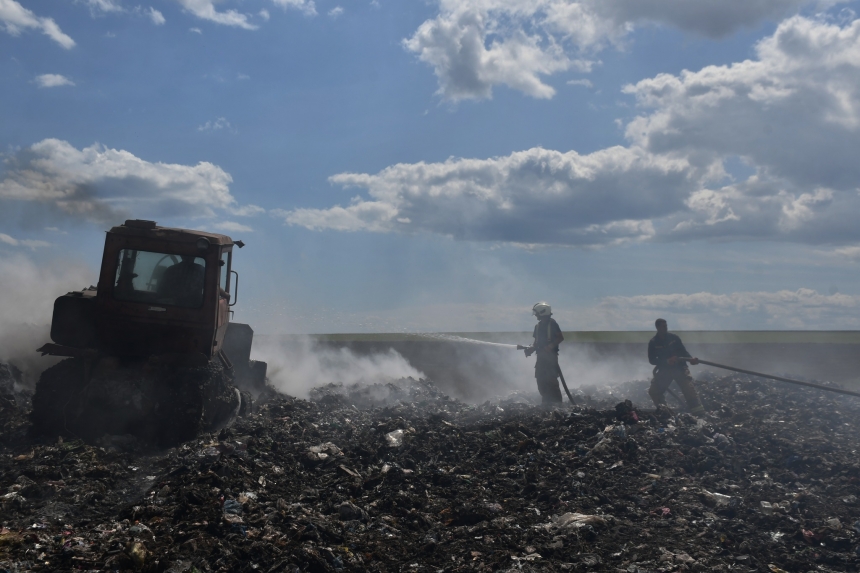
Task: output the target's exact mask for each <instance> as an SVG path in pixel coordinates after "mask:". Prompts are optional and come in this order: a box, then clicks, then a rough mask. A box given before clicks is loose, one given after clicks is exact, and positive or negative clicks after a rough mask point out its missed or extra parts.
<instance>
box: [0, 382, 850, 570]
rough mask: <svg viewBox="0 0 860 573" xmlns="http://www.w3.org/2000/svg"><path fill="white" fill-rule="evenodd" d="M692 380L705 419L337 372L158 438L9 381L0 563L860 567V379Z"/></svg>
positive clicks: (635, 403)
mask: <svg viewBox="0 0 860 573" xmlns="http://www.w3.org/2000/svg"><path fill="white" fill-rule="evenodd" d="M698 387H699V391H700V395H701V397H702V399H703V401H704V402H705V404H706V405H707V406H708V407H709V410H710V412H711V413H710V414H708V415H706V416H703V417H701V418H699V419H697V418H694V417H692V416H687V415H684V414H676V413H672V412H670V411H665V410H659V411H655V410H653V409H651V408H650V399H649V397H648V395H647V388H648V384H647V382H642V381H640V382H630V383H625V384H619V385H617V386H614V387H612V388H603V389H601V388H587V389H579V392H578V395H577V402H579V403H581V404H583V406H581V407H577V408H573V409H567V410H561V409H544V408H542V407H540V406H539V405H538V404H536V403H535V401H534V400H532V399H531V398H529V397H528V396H526V395H523V394H518V395H513V396H508V397H501V398H498V399H495V400H490V401H488V402H486V403H484V404H479V405H470V404H465V403H462V402H460V401H458V400H455V399H452V398H450V397H448V396H445V395H444V394H443V393H441V392H440V391H439V390H438V389H437V388H436V387H435V386H434V385H433V384H432V382H430V381H428V380H413V379H405V380H401V381H394V382H386V383H380V384H364V385H360V386H359V385H355V386H343V385H330V386H325V387H322V388H317V389H315V390H314V392H313V393H312V399H311V400H299V399H295V398H290V397H286V396H283V397H276V398H274V399H272V400H270V401H269V402H268V403H266V404H263V405H262V406H261V407H260V408H259V411H258V412H256V413H253V414H251V415H249V416H248V417H246V418H243V419H240V420H239V421H238V422H237V423H236V424H234V425H233V426H231V427H229V428H226V429H224V430H222V431H220V432H218V433H213V434H206V435H203V436H200V437H199V438H198V439H195V440H191V441H188V442H185V443H182V444H179V445H178V446H177V447H175V448H172V449H169V450H164V451H159V450H155V449H151V448H152V446H147V445H145V444H142V443H140V442H138V441H137V440H128V439H126V438H123V437H121V436H119V437H114V436H107V437H105V438H104V439H100V440H98V443H95V444H88V443H84V442H82V441H79V440H73V439H65V440H64V441H62V442H60V441H58V440H56V438H52V439H50V440H41V441H39V440H36V439H33V438H29V437H27V435H26V423H25V422H21V423H22V424H23V425H16V424H17V423H18V422H15V420H16V419H17V418H16V416H19V414H20V416H21V420H26V405H25V401H22V402H16V405H15V406H14V410H9V409H4V410H0V412H3V416H4V417H3V418H2V419H0V422H2V423H3V424H5V423H6V421H7V420H11V422H10V423H11V426H10V427H11V428H12V430H11V431H13V432H20V433H18V434H15V437H14V439H11V440H10V439H9V438H8V437H7V436H5V435H4V437H3V438H2V439H0V571H3V570H8V571H37V570H38V571H55V570H68V571H72V570H91V571H100V570H120V571H134V570H139V571H169V572H171V573H191V572H197V573H208V572H214V571H240V570H242V571H264V572H268V571H271V572H272V573H280V572H283V571H287V572H290V573H294V572H304V571H319V572H341V571H343V572H346V571H356V572H357V571H400V570H402V571H414V572H416V573H430V572H435V571H440V570H442V571H452V572H453V571H466V570H469V571H472V570H475V571H516V572H519V571H577V572H583V571H612V572H617V573H624V572H626V573H646V572H647V573H654V572H657V571H663V572H669V571H671V572H673V573H678V572H683V571H693V572H698V571H703V572H704V571H714V572H720V571H743V572H749V571H752V570H756V571H760V570H761V571H770V572H771V573H783V572H786V571H788V572H801V573H802V572H807V571H824V572H837V571H838V572H846V573H847V572H856V571H858V570H860V553H858V551H860V505H858V504H857V501H856V498H857V495H858V493H857V487H858V483H860V456H858V455H857V450H858V444H857V438H856V429H857V428H858V427H860V400H857V399H855V398H850V397H849V398H846V397H843V396H839V395H835V394H834V395H832V396H831V395H826V396H824V395H822V394H821V393H820V392H819V391H817V390H814V389H806V388H802V387H799V388H795V387H786V386H785V385H781V384H778V383H774V384H771V383H769V382H762V381H761V380H757V379H753V378H748V377H745V376H740V375H732V376H725V377H712V378H704V379H703V380H702V381H701V382H700V384H699V385H698ZM586 396H587V397H586ZM837 396H838V397H837ZM16 399H17V396H16ZM627 401H629V403H627ZM619 402H620V404H619ZM19 411H20V412H19ZM634 413H635V419H634V418H633V414H634ZM6 427H7V426H5V425H4V426H3V428H6ZM4 431H5V430H4ZM389 436H391V437H392V439H393V438H395V437H396V439H395V440H394V441H395V442H396V443H392V439H390V438H389ZM599 444H602V445H600V447H597V446H598V445H599ZM852 496H853V498H852ZM768 507H769V510H768Z"/></svg>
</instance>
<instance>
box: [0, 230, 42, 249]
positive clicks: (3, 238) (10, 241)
mask: <svg viewBox="0 0 860 573" xmlns="http://www.w3.org/2000/svg"><path fill="white" fill-rule="evenodd" d="M0 243H5V244H7V245H12V246H13V247H18V246H21V247H29V248H31V249H38V248H40V247H50V246H51V243H49V242H47V241H37V240H33V239H16V238H14V237H12V236H10V235H7V234H6V233H0Z"/></svg>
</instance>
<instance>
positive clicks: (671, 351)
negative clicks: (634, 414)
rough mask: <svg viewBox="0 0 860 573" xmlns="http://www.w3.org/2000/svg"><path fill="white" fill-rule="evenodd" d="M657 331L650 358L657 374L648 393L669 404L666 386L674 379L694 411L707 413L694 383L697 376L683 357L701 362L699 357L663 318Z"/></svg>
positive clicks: (657, 322) (656, 402)
mask: <svg viewBox="0 0 860 573" xmlns="http://www.w3.org/2000/svg"><path fill="white" fill-rule="evenodd" d="M654 326H656V327H657V334H656V335H655V336H654V338H652V339H651V341H650V342H649V343H648V362H650V363H651V364H653V365H654V378H653V379H652V380H651V387H650V388H649V389H648V394H649V395H650V396H651V399H652V400H653V401H654V405H656V406H658V407H659V406H665V405H666V390H668V389H669V386H670V385H671V384H672V382H673V381H674V382H675V383H676V384H678V387H679V388H681V392H682V393H683V394H684V400H686V401H687V407H688V408H689V409H690V413H691V414H703V413H704V412H705V407H704V406H702V402H701V401H700V400H699V395H698V394H697V393H696V387H695V386H693V377H692V376H690V369H689V368H687V361H685V360H679V358H682V357H683V358H690V359H691V360H690V361H689V362H690V364H698V363H699V359H698V358H693V357H692V356H690V353H689V352H687V349H686V348H684V343H683V342H681V339H680V338H679V337H678V335H676V334H672V333H671V332H669V325H668V324H666V321H665V320H664V319H662V318H658V319H657V320H656V321H655V322H654Z"/></svg>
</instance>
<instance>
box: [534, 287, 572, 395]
mask: <svg viewBox="0 0 860 573" xmlns="http://www.w3.org/2000/svg"><path fill="white" fill-rule="evenodd" d="M532 314H533V315H535V317H536V318H537V319H538V323H537V324H536V325H535V330H534V339H535V340H534V343H533V344H532V345H531V346H529V347H528V348H526V349H525V353H526V356H531V355H532V353H534V352H537V362H535V379H536V380H537V387H538V392H540V395H541V399H542V401H543V403H544V404H553V403H559V404H560V403H561V389H560V388H559V387H558V345H559V344H560V343H561V341H562V340H564V336H562V334H561V328H560V327H559V326H558V323H557V322H556V321H555V320H554V319H553V318H552V308H551V307H550V305H549V303H546V302H539V303H537V304H536V305H534V306H533V307H532Z"/></svg>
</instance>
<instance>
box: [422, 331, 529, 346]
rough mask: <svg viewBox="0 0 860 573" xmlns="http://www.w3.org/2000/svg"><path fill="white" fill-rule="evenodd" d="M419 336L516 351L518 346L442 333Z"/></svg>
mask: <svg viewBox="0 0 860 573" xmlns="http://www.w3.org/2000/svg"><path fill="white" fill-rule="evenodd" d="M418 336H422V337H425V338H432V339H434V340H444V341H446V342H463V343H467V344H484V345H487V346H501V347H502V348H513V349H515V350H516V348H517V345H516V344H502V343H501V342H488V341H486V340H475V339H474V338H465V337H463V336H456V335H454V334H443V333H441V332H429V333H419V334H418Z"/></svg>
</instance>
